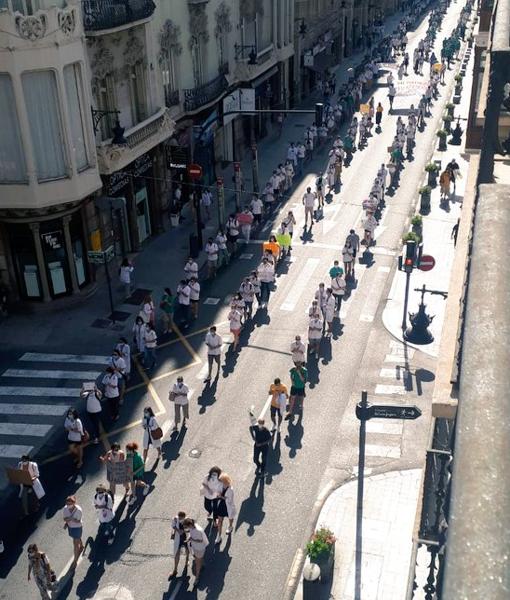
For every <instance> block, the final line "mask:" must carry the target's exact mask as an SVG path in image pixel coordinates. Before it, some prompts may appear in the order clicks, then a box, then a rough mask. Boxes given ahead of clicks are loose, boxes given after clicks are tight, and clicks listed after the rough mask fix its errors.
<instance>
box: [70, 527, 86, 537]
mask: <svg viewBox="0 0 510 600" xmlns="http://www.w3.org/2000/svg"><path fill="white" fill-rule="evenodd" d="M67 533H68V534H69V537H70V538H72V539H73V540H81V537H82V535H83V527H68V528H67Z"/></svg>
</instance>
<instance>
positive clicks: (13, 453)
mask: <svg viewBox="0 0 510 600" xmlns="http://www.w3.org/2000/svg"><path fill="white" fill-rule="evenodd" d="M33 449H34V447H33V446H20V445H18V444H0V458H18V459H19V457H20V456H23V455H24V454H30V452H32V450H33Z"/></svg>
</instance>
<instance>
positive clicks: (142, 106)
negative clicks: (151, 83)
mask: <svg viewBox="0 0 510 600" xmlns="http://www.w3.org/2000/svg"><path fill="white" fill-rule="evenodd" d="M129 89H130V93H131V112H132V115H133V123H134V124H135V125H136V124H137V123H141V122H142V121H143V120H145V119H146V118H147V101H146V96H145V93H146V86H145V67H144V65H143V63H142V62H138V63H136V64H135V65H133V66H131V67H129Z"/></svg>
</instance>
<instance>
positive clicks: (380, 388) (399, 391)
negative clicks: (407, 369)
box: [375, 383, 407, 396]
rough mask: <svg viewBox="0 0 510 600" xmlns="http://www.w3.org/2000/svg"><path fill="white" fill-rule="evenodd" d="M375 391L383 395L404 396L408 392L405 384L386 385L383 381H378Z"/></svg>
mask: <svg viewBox="0 0 510 600" xmlns="http://www.w3.org/2000/svg"><path fill="white" fill-rule="evenodd" d="M375 393H376V394H381V395H383V396H393V395H398V396H404V395H405V394H406V393H407V392H406V389H405V387H404V386H403V385H386V384H383V383H378V384H377V385H376V386H375Z"/></svg>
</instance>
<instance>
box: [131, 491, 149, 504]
mask: <svg viewBox="0 0 510 600" xmlns="http://www.w3.org/2000/svg"><path fill="white" fill-rule="evenodd" d="M144 491H145V490H144ZM135 502H136V498H135V497H134V496H131V498H129V500H128V501H127V503H128V505H129V506H133V504H134V503H135Z"/></svg>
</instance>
